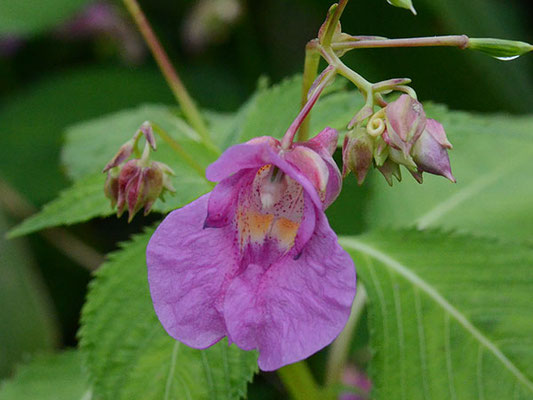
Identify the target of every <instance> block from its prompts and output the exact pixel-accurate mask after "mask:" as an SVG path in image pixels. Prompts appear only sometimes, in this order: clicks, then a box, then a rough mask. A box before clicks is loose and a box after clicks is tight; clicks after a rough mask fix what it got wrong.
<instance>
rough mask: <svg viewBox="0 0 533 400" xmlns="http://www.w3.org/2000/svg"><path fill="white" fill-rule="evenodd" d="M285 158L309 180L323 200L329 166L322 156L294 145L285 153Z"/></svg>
mask: <svg viewBox="0 0 533 400" xmlns="http://www.w3.org/2000/svg"><path fill="white" fill-rule="evenodd" d="M285 159H286V160H287V161H288V162H289V163H291V164H292V166H293V167H294V168H296V169H297V170H298V171H300V172H301V173H302V174H304V175H305V177H306V178H307V179H309V181H311V183H312V184H313V186H314V187H315V189H316V190H317V192H318V193H319V194H320V197H321V199H322V200H323V199H324V198H325V196H326V188H327V186H328V180H329V168H328V166H327V165H326V163H325V162H324V160H323V159H322V157H320V155H319V154H318V153H317V152H316V151H314V150H312V149H310V148H308V147H305V146H295V147H294V148H293V149H292V150H290V151H288V152H287V153H286V155H285Z"/></svg>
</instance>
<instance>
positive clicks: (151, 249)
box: [146, 194, 237, 348]
mask: <svg viewBox="0 0 533 400" xmlns="http://www.w3.org/2000/svg"><path fill="white" fill-rule="evenodd" d="M208 199H209V194H207V195H204V196H202V197H201V198H199V199H198V200H196V201H194V202H193V203H191V204H189V205H188V206H186V207H183V208H181V209H179V210H176V211H174V212H172V213H170V214H169V215H168V216H167V217H166V218H165V220H164V221H163V222H162V223H161V224H160V225H159V227H158V228H157V230H156V231H155V233H154V235H153V236H152V238H151V239H150V242H149V243H148V247H147V250H146V263H147V265H148V282H149V285H150V293H151V295H152V301H153V303H154V308H155V311H156V314H157V316H158V317H159V320H160V321H161V324H162V325H163V327H164V328H165V330H166V331H167V332H168V333H169V335H170V336H172V337H173V338H175V339H177V340H179V341H181V342H183V343H185V344H186V345H188V346H191V347H195V348H205V347H208V346H211V345H212V344H214V343H216V342H217V341H218V340H220V339H221V338H222V337H224V336H225V335H226V327H225V323H224V318H223V316H222V313H221V312H220V310H221V308H222V301H223V299H222V297H223V292H224V290H225V287H226V286H227V285H228V283H229V281H230V279H231V277H232V276H233V275H234V274H235V272H236V269H237V262H236V250H235V248H234V235H232V234H228V232H227V229H226V228H205V229H204V221H205V218H206V215H207V204H208Z"/></svg>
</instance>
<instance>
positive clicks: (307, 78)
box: [298, 42, 320, 142]
mask: <svg viewBox="0 0 533 400" xmlns="http://www.w3.org/2000/svg"><path fill="white" fill-rule="evenodd" d="M319 63H320V53H319V52H318V51H317V50H316V46H315V45H314V44H313V43H312V42H309V43H308V44H307V46H305V63H304V75H303V82H302V100H301V108H304V106H305V104H306V103H307V94H308V92H309V89H311V86H312V85H313V82H314V80H315V78H316V76H317V72H318V64H319ZM310 123H311V112H309V114H308V115H307V117H306V118H305V119H304V121H303V123H302V125H301V126H300V130H299V131H298V141H299V142H304V141H306V140H307V139H308V137H309V125H310Z"/></svg>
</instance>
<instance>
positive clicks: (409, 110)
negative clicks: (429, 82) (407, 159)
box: [384, 94, 426, 156]
mask: <svg viewBox="0 0 533 400" xmlns="http://www.w3.org/2000/svg"><path fill="white" fill-rule="evenodd" d="M385 114H386V117H387V134H386V135H384V139H385V141H387V143H388V144H389V145H390V146H391V147H394V148H396V149H398V150H401V151H402V152H403V153H404V155H405V156H408V155H409V153H410V152H411V148H412V147H413V144H414V143H415V142H416V141H417V140H418V138H419V137H420V135H421V134H422V132H423V131H424V128H425V126H426V113H425V112H424V108H423V107H422V104H421V103H420V102H418V101H417V100H415V99H414V98H412V97H411V96H409V95H407V94H403V95H401V96H400V97H399V98H398V99H397V100H396V101H393V102H392V103H390V104H388V105H387V107H385Z"/></svg>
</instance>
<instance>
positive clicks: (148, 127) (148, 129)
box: [139, 121, 157, 150]
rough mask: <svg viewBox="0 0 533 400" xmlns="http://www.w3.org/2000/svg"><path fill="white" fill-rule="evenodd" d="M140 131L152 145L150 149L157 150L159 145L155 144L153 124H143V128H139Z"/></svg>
mask: <svg viewBox="0 0 533 400" xmlns="http://www.w3.org/2000/svg"><path fill="white" fill-rule="evenodd" d="M139 131H140V132H142V134H143V135H144V137H145V138H146V141H147V142H148V144H149V145H150V147H151V148H152V149H153V150H156V149H157V145H156V142H155V135H154V129H153V128H152V124H151V123H150V122H148V121H146V122H143V124H142V125H141V127H140V128H139Z"/></svg>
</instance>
